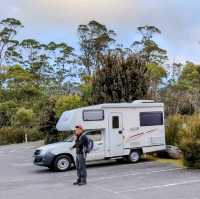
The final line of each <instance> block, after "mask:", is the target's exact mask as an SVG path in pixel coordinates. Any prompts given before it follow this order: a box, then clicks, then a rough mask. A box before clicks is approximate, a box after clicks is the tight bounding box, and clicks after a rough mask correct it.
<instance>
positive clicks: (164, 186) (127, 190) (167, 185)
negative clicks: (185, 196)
mask: <svg viewBox="0 0 200 199" xmlns="http://www.w3.org/2000/svg"><path fill="white" fill-rule="evenodd" d="M194 183H200V179H194V180H188V181H182V182H175V183H169V184H163V185H154V186H147V187H140V188H137V189H134V187H133V188H129V189H125V190H122V191H116V192H115V193H116V194H120V193H127V192H136V191H147V190H152V189H163V188H168V187H174V186H180V185H187V184H194Z"/></svg>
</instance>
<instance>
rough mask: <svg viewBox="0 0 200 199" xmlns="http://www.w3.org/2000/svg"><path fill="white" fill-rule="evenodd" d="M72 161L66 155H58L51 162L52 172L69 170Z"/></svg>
mask: <svg viewBox="0 0 200 199" xmlns="http://www.w3.org/2000/svg"><path fill="white" fill-rule="evenodd" d="M71 165H72V159H71V158H70V157H69V156H68V155H59V156H57V157H56V158H55V160H54V161H53V169H54V171H59V172H62V171H67V170H69V169H70V168H71Z"/></svg>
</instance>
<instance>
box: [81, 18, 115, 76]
mask: <svg viewBox="0 0 200 199" xmlns="http://www.w3.org/2000/svg"><path fill="white" fill-rule="evenodd" d="M78 36H79V44H80V51H81V55H80V62H81V65H83V66H84V67H85V73H86V75H89V76H91V75H92V73H93V72H94V71H95V70H96V69H98V68H99V67H100V59H101V56H102V55H103V54H104V53H105V51H106V50H107V49H109V47H110V45H111V44H113V43H114V42H115V39H114V37H115V36H116V33H115V32H114V31H113V30H109V29H107V27H106V26H105V25H103V24H101V23H99V22H97V21H94V20H93V21H90V22H89V23H88V24H87V25H79V27H78Z"/></svg>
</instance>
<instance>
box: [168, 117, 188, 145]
mask: <svg viewBox="0 0 200 199" xmlns="http://www.w3.org/2000/svg"><path fill="white" fill-rule="evenodd" d="M183 122H184V117H183V116H181V115H179V114H177V115H173V116H169V117H168V118H167V122H166V143H167V144H168V145H174V146H178V145H179V143H180V135H179V133H180V129H181V128H182V125H183Z"/></svg>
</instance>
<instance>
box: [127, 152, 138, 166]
mask: <svg viewBox="0 0 200 199" xmlns="http://www.w3.org/2000/svg"><path fill="white" fill-rule="evenodd" d="M140 156H141V152H140V151H139V150H134V151H131V152H130V154H129V156H128V160H129V161H130V162H132V163H136V162H138V161H139V160H140Z"/></svg>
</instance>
